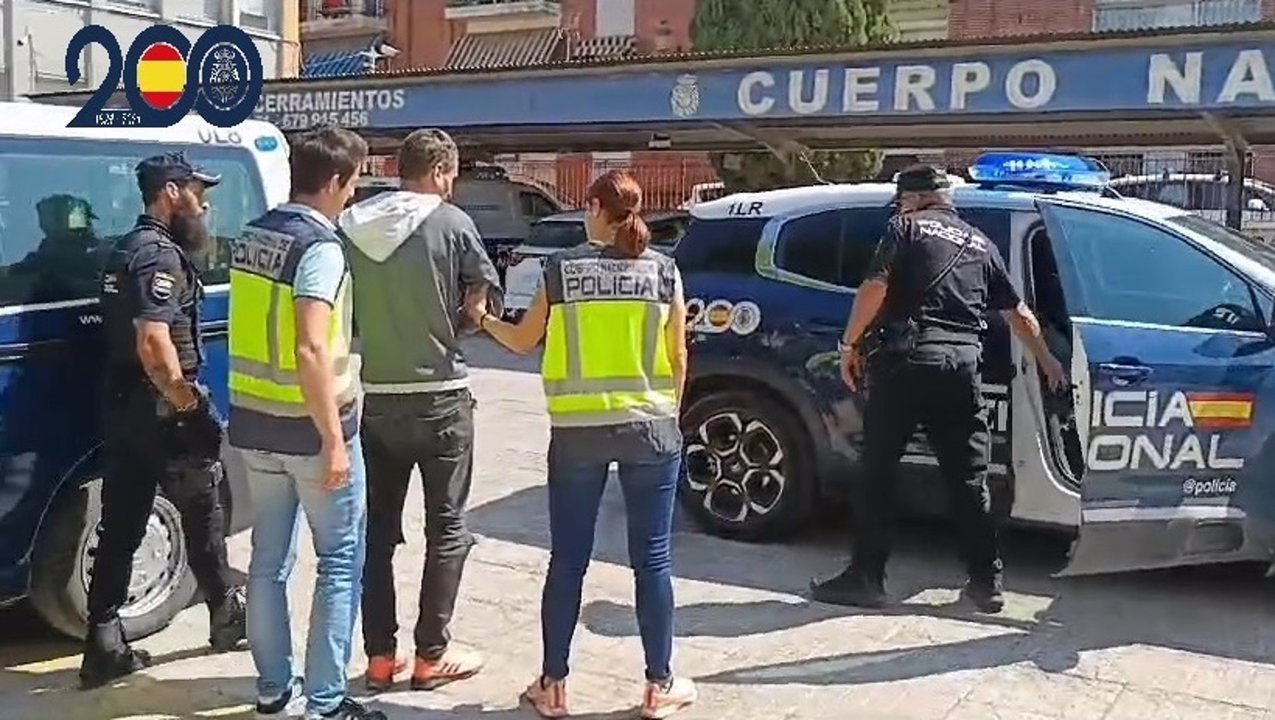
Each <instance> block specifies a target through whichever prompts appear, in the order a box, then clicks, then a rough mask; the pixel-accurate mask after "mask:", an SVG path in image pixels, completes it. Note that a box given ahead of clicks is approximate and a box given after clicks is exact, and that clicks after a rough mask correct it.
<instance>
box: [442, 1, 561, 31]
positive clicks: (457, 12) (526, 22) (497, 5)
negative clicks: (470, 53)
mask: <svg viewBox="0 0 1275 720" xmlns="http://www.w3.org/2000/svg"><path fill="white" fill-rule="evenodd" d="M561 17H562V6H561V3H559V2H558V1H557V0H449V2H448V3H447V19H448V20H464V21H465V23H466V25H467V27H468V32H471V33H473V32H502V31H510V30H533V29H542V28H553V27H557V26H558V24H559V21H560V19H561Z"/></svg>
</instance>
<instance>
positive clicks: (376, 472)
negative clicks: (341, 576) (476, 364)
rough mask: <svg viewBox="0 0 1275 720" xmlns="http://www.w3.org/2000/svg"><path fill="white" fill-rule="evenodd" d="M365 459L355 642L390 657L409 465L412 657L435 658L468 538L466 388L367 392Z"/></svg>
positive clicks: (469, 400)
mask: <svg viewBox="0 0 1275 720" xmlns="http://www.w3.org/2000/svg"><path fill="white" fill-rule="evenodd" d="M363 445H364V455H365V458H366V462H367V493H368V502H367V506H368V523H367V563H366V564H365V565H364V568H363V645H364V650H365V651H366V652H367V654H368V656H369V657H371V656H374V655H393V654H394V653H395V652H396V643H395V638H394V635H395V633H396V632H397V631H398V621H397V618H396V617H395V607H396V604H395V603H396V599H395V593H394V550H395V548H396V547H397V546H398V545H399V544H400V543H402V542H404V538H403V502H404V500H405V498H406V496H407V487H408V483H409V482H410V479H411V475H412V468H413V467H418V468H420V471H421V482H422V485H423V486H424V494H425V572H424V574H423V576H422V577H421V588H420V604H419V609H418V614H417V619H416V633H415V639H416V655H417V656H418V657H421V658H425V659H434V658H437V657H440V656H441V655H442V654H443V652H444V651H445V650H446V649H447V644H448V642H450V640H451V634H450V632H449V631H448V625H450V624H451V619H452V611H453V609H454V607H455V605H456V595H457V594H458V593H459V591H460V581H461V575H462V573H463V572H464V569H465V560H466V559H467V558H468V557H469V550H470V548H471V547H473V544H474V538H473V535H472V534H470V532H469V528H467V527H466V526H465V503H466V502H467V501H468V499H469V487H470V481H471V479H472V477H473V456H474V399H473V396H472V395H470V393H469V391H468V390H457V391H448V392H438V393H420V394H415V395H394V396H386V395H375V396H368V398H367V405H366V407H365V408H364V414H363Z"/></svg>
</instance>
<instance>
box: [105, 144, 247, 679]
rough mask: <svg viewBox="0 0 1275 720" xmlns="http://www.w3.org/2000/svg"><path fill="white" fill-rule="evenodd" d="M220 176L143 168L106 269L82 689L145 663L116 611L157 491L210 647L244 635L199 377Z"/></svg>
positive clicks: (158, 163)
mask: <svg viewBox="0 0 1275 720" xmlns="http://www.w3.org/2000/svg"><path fill="white" fill-rule="evenodd" d="M219 180H220V178H219V177H218V176H216V175H211V174H208V173H206V172H203V171H201V170H199V169H197V168H194V167H192V166H191V165H190V164H189V163H188V162H187V161H186V159H185V158H184V157H183V156H182V155H180V154H167V155H160V156H157V157H152V158H148V159H146V160H143V161H142V162H141V163H140V164H139V165H138V166H137V184H138V187H139V188H140V189H141V192H142V199H143V202H144V203H145V206H146V207H145V211H144V213H143V214H142V215H141V217H139V218H138V219H137V225H136V226H135V227H134V228H133V229H132V230H131V231H130V232H129V233H128V234H126V235H124V236H123V237H122V238H120V240H119V243H118V244H117V245H116V247H115V248H114V250H113V251H112V252H111V254H110V256H109V257H108V259H107V261H106V264H105V267H104V269H103V273H102V286H101V307H102V319H103V324H104V325H105V329H106V338H107V352H108V354H109V358H108V364H107V372H106V388H105V390H106V396H105V399H104V405H105V407H104V410H105V422H104V428H105V433H104V434H105V438H104V440H105V442H104V454H105V460H104V464H105V469H104V473H103V483H102V523H101V529H100V531H99V532H100V542H99V544H98V549H97V557H96V559H95V562H94V564H93V574H92V582H91V585H90V587H89V597H88V610H89V632H88V638H87V640H86V646H85V651H84V660H83V663H82V665H81V667H80V680H81V684H82V686H83V687H85V688H91V687H96V686H99V685H103V684H105V683H107V682H110V681H112V680H114V679H116V678H119V677H122V676H124V675H128V674H130V673H132V672H135V671H137V670H140V669H141V668H143V667H145V666H146V665H147V663H148V661H149V657H148V656H147V655H146V653H144V652H143V651H140V650H133V649H132V648H130V647H129V645H128V643H127V641H126V639H125V631H124V627H123V624H122V623H121V621H120V616H119V611H120V608H121V606H123V605H124V604H125V602H126V600H127V596H128V592H129V582H130V576H131V574H132V565H133V554H134V553H135V552H136V551H137V548H138V546H139V544H140V543H141V541H142V538H143V536H144V535H145V534H146V526H147V522H148V518H149V516H150V513H151V505H152V503H153V501H154V497H155V493H156V491H157V490H162V492H163V493H164V496H165V497H166V498H168V499H169V500H170V501H172V503H173V504H174V505H175V506H176V507H177V508H178V510H179V511H180V512H181V518H182V528H183V531H184V533H185V539H186V550H187V554H188V557H189V559H190V567H191V570H192V571H193V573H194V575H195V578H196V580H197V581H198V582H199V587H200V589H201V590H202V591H203V596H204V598H205V601H206V602H207V604H208V609H209V612H210V614H211V637H210V642H211V643H212V646H213V648H214V649H215V650H217V651H223V652H224V651H227V650H231V649H233V648H234V647H235V646H236V645H237V644H238V643H239V642H240V641H241V640H243V638H244V636H245V630H246V628H245V613H244V602H243V593H242V590H241V589H240V588H238V587H235V586H234V585H233V584H232V581H231V574H230V568H229V565H228V564H227V562H226V527H225V522H226V518H225V517H224V515H223V510H222V506H221V503H220V499H219V498H220V492H219V488H218V485H219V484H220V483H221V481H222V471H221V464H220V462H219V450H220V444H221V423H220V420H219V419H218V418H217V416H216V413H215V411H214V410H213V408H212V407H211V405H210V403H209V401H208V395H207V391H206V390H205V389H204V388H202V387H200V386H199V385H197V384H196V381H195V378H196V376H197V374H198V372H199V368H200V365H201V364H202V362H203V352H202V348H201V347H200V340H199V303H200V300H201V299H202V298H203V286H202V285H201V284H200V281H199V271H198V270H197V269H196V267H195V265H194V262H193V261H192V256H199V255H201V254H203V253H206V252H207V251H208V250H209V249H210V246H211V237H210V234H209V232H208V230H207V229H206V227H205V225H204V215H205V212H206V211H207V203H206V201H205V199H204V193H205V192H206V191H207V190H208V188H210V187H213V186H214V185H216V184H217V183H218V181H219Z"/></svg>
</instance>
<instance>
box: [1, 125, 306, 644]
mask: <svg viewBox="0 0 1275 720" xmlns="http://www.w3.org/2000/svg"><path fill="white" fill-rule="evenodd" d="M76 112H78V109H77V108H73V107H64V106H49V105H40V104H34V103H0V606H3V605H5V604H8V603H11V602H15V601H17V600H20V599H22V598H23V597H27V596H29V597H30V599H31V601H32V604H33V605H34V607H35V609H36V610H37V611H38V612H39V613H40V614H41V615H42V616H43V617H44V618H45V619H46V620H48V621H49V623H50V624H51V625H52V626H53V627H55V628H57V629H58V630H60V631H62V632H65V633H67V634H69V635H73V636H82V635H83V633H84V628H85V618H86V616H87V607H86V606H87V594H88V578H89V568H90V567H91V566H92V562H93V552H94V547H95V546H96V543H97V533H96V532H95V530H96V528H97V525H98V518H99V513H100V510H101V497H100V493H101V489H100V485H101V483H100V481H99V480H98V478H99V477H100V472H101V460H102V458H101V453H100V448H101V437H102V432H101V431H102V428H101V419H100V414H101V411H100V407H99V398H100V396H101V388H100V386H101V380H102V378H101V375H102V370H103V368H104V360H105V352H104V351H105V348H104V345H103V342H104V340H103V335H102V327H101V323H102V317H101V315H100V314H99V312H98V308H97V295H98V285H99V275H100V269H101V263H102V261H103V260H104V259H105V257H106V253H107V251H109V249H110V248H111V247H112V246H113V244H114V243H115V241H116V240H118V239H119V237H120V236H121V235H123V234H124V233H125V232H127V231H128V230H129V229H130V228H132V227H133V224H134V222H135V221H136V219H137V216H138V215H139V214H140V213H141V212H142V201H141V194H140V192H139V191H138V188H137V178H136V175H135V172H134V168H135V167H136V165H137V163H138V162H139V161H141V160H142V159H143V158H146V157H149V156H152V155H155V154H158V153H163V152H171V151H182V152H185V153H186V155H187V157H188V158H189V160H190V161H191V162H192V163H193V164H196V165H199V166H202V167H205V168H207V169H209V170H210V171H212V172H214V173H217V174H219V175H221V177H222V181H221V184H219V185H218V186H217V187H216V188H213V189H212V190H210V191H209V193H208V200H209V203H210V216H209V223H210V228H211V230H212V233H213V235H214V236H215V237H216V240H217V245H216V251H215V252H213V253H210V258H208V259H207V260H206V267H205V272H204V282H205V286H206V291H207V297H206V300H205V302H204V306H203V308H202V311H201V316H200V329H201V331H202V334H203V338H204V352H205V356H206V359H207V363H206V365H205V367H204V371H203V377H202V379H203V381H204V382H205V383H206V384H207V385H208V386H209V387H210V388H211V390H212V394H213V398H214V401H215V403H216V405H217V406H218V408H219V409H220V410H221V411H222V412H223V413H224V412H225V411H226V406H227V402H228V397H227V389H226V381H227V372H228V367H227V343H226V336H227V328H228V320H227V311H228V295H229V289H230V286H229V272H230V269H229V257H230V253H229V242H230V240H232V239H233V238H236V237H238V236H239V234H240V232H241V231H242V229H243V227H244V225H245V224H246V223H247V222H249V221H251V220H254V219H256V218H257V217H259V216H260V215H262V214H264V213H265V212H266V210H268V209H270V208H271V207H274V206H275V205H278V204H280V203H282V202H284V201H286V200H287V198H288V188H289V182H290V180H289V172H288V146H287V143H286V141H285V139H284V136H283V134H282V133H281V132H280V131H279V130H278V128H276V127H274V126H273V125H270V124H268V123H264V122H257V121H249V122H245V123H243V124H241V125H238V126H236V127H234V128H218V127H214V126H212V125H209V124H208V123H206V122H204V121H203V120H201V119H199V118H197V117H194V116H192V117H188V118H186V119H184V120H182V121H181V122H179V123H177V124H176V125H174V126H172V127H169V128H158V129H145V128H103V129H98V128H68V127H67V126H66V125H67V123H68V122H69V121H70V120H71V118H72V117H73V116H74V115H75V114H76ZM227 459H229V456H228V458H227ZM226 470H227V473H226V475H227V478H228V480H229V482H227V483H225V484H224V485H223V488H224V489H225V490H226V492H225V493H224V495H223V500H224V502H226V503H229V504H230V507H231V509H232V512H231V516H232V520H231V527H232V529H238V528H243V527H245V526H246V525H247V520H248V502H247V496H248V493H247V492H246V487H245V486H244V484H243V473H242V472H239V471H238V467H237V464H235V463H233V462H228V463H227V465H226ZM152 512H153V514H152V516H151V521H150V523H149V524H148V526H147V528H146V535H145V536H144V537H143V539H142V544H141V548H140V549H139V551H138V554H137V556H136V558H135V559H134V563H135V564H134V571H133V576H132V581H131V585H130V586H129V597H128V603H127V605H125V607H124V608H123V610H122V611H121V615H122V616H123V619H124V625H125V629H126V631H127V632H128V634H129V635H130V636H131V637H141V636H145V635H149V634H151V633H154V632H157V631H159V630H161V629H162V628H164V627H165V626H166V625H168V623H169V621H170V620H172V618H173V616H174V615H176V614H177V613H178V612H179V611H181V610H182V609H183V608H185V607H186V606H187V605H189V604H190V602H191V599H192V598H193V596H194V594H195V581H194V578H193V577H192V576H191V574H190V571H189V569H188V567H187V565H186V548H185V544H184V542H183V536H182V532H181V523H180V518H179V516H178V513H177V509H176V508H175V507H174V506H173V505H172V504H171V503H170V502H168V501H167V500H166V499H164V498H163V497H162V496H161V497H158V498H157V499H156V500H155V504H154V508H153V511H152Z"/></svg>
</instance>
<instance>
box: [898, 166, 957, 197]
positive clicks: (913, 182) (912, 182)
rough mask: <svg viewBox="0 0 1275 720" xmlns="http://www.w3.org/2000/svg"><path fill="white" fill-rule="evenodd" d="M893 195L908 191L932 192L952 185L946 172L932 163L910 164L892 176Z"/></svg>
mask: <svg viewBox="0 0 1275 720" xmlns="http://www.w3.org/2000/svg"><path fill="white" fill-rule="evenodd" d="M894 184H895V187H896V190H895V193H894V197H895V199H896V200H897V199H898V198H899V196H900V195H902V194H903V193H908V192H934V191H935V190H944V189H947V188H950V187H952V181H951V179H950V178H948V176H947V173H944V172H943V171H942V170H939V169H938V168H936V167H934V166H932V165H911V166H909V167H907V168H904V169H903V171H902V172H900V173H899V174H898V175H896V176H895V177H894Z"/></svg>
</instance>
